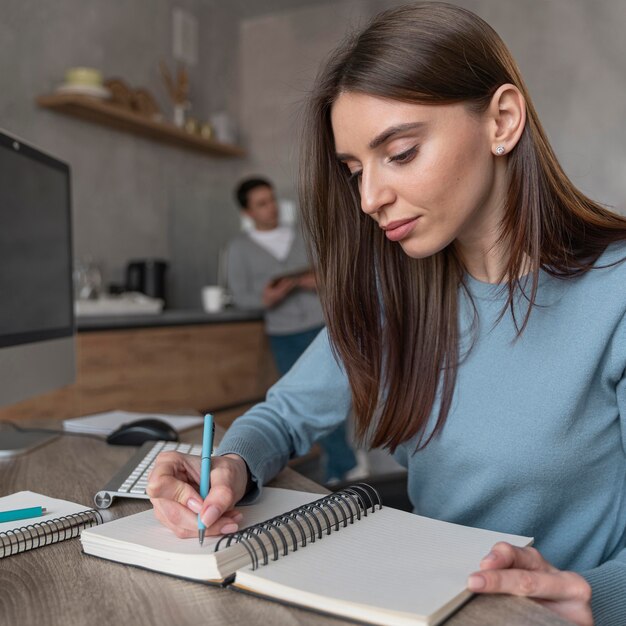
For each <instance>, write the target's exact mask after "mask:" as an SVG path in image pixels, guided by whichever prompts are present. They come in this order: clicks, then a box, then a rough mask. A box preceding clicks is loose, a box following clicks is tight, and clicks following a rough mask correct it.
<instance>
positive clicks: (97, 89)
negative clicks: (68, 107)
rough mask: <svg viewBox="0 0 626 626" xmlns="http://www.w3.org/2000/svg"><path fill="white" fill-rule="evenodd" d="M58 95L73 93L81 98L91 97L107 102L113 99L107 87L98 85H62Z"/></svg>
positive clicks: (58, 88)
mask: <svg viewBox="0 0 626 626" xmlns="http://www.w3.org/2000/svg"><path fill="white" fill-rule="evenodd" d="M56 93H71V94H77V95H80V96H91V97H92V98H100V99H102V100H107V99H108V98H110V97H111V92H110V91H109V90H108V89H107V88H106V87H101V86H98V85H67V84H65V85H60V86H59V87H57V89H56Z"/></svg>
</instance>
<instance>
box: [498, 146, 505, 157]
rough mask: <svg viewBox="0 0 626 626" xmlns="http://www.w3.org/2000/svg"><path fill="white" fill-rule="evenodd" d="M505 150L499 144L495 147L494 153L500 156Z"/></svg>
mask: <svg viewBox="0 0 626 626" xmlns="http://www.w3.org/2000/svg"><path fill="white" fill-rule="evenodd" d="M505 152H506V150H505V148H504V146H503V145H502V144H500V145H499V146H498V147H497V148H496V154H497V155H498V156H502V155H503V154H504V153H505Z"/></svg>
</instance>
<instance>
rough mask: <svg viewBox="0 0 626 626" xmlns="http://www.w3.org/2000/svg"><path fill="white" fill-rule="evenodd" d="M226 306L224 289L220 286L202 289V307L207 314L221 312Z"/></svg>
mask: <svg viewBox="0 0 626 626" xmlns="http://www.w3.org/2000/svg"><path fill="white" fill-rule="evenodd" d="M224 304H226V302H225V292H224V287H220V286H219V285H209V286H207V287H202V307H203V308H204V310H205V311H206V312H207V313H217V312H218V311H221V310H222V309H223V308H224Z"/></svg>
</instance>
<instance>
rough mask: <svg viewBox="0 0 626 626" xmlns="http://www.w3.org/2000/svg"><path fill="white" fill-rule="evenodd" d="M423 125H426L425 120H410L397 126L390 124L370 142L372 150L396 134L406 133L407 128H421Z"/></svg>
mask: <svg viewBox="0 0 626 626" xmlns="http://www.w3.org/2000/svg"><path fill="white" fill-rule="evenodd" d="M422 126H426V123H425V122H409V123H407V124H398V125H397V126H390V127H389V128H387V129H385V130H383V132H382V133H380V134H378V135H376V137H374V139H372V141H370V143H369V148H370V150H374V149H375V148H378V146H380V145H382V144H384V143H385V142H386V141H388V140H389V139H391V138H392V137H394V136H395V135H399V134H400V133H404V132H406V131H407V130H414V129H415V128H420V127H422Z"/></svg>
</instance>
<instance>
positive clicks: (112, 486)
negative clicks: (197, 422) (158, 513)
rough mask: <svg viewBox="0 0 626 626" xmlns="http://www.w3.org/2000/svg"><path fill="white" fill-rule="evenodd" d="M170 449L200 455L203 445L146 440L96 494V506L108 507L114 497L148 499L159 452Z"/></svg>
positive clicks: (100, 507)
mask: <svg viewBox="0 0 626 626" xmlns="http://www.w3.org/2000/svg"><path fill="white" fill-rule="evenodd" d="M169 450H173V451H174V452H182V453H183V454H195V455H196V456H200V454H201V452H202V445H200V444H195V443H180V442H172V441H146V442H145V443H144V444H143V445H142V446H141V447H140V448H139V449H138V450H137V452H136V453H135V454H134V455H133V456H132V457H131V458H130V459H129V461H128V462H127V463H126V465H124V466H123V467H122V468H121V469H120V470H119V471H118V472H117V474H115V476H113V478H111V480H110V481H109V482H108V483H107V484H106V486H105V487H104V489H102V490H100V491H98V493H97V494H96V495H95V496H94V498H93V500H94V502H95V504H96V506H97V507H98V508H99V509H106V508H108V507H110V506H111V504H112V502H113V499H114V498H140V499H143V500H147V499H148V494H147V493H146V487H147V486H148V476H149V475H150V472H151V471H152V468H153V467H154V463H155V460H156V457H157V454H159V453H160V452H167V451H169Z"/></svg>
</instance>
